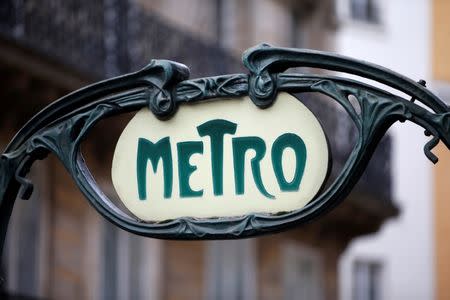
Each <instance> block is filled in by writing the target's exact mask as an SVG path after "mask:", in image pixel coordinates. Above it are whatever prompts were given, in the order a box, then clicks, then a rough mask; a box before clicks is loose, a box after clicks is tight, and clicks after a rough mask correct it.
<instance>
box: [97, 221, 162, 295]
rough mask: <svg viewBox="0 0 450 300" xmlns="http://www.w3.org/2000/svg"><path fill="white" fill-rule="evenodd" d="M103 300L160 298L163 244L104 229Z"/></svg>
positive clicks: (101, 287) (115, 229)
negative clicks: (161, 247)
mask: <svg viewBox="0 0 450 300" xmlns="http://www.w3.org/2000/svg"><path fill="white" fill-rule="evenodd" d="M102 238H103V246H102V247H101V253H102V255H101V256H100V257H101V258H102V262H101V266H102V272H101V273H100V274H101V286H100V289H99V292H100V295H99V296H100V297H99V298H100V299H105V300H106V299H108V300H114V299H136V300H139V299H158V298H159V297H160V283H159V276H160V272H161V270H160V267H161V266H160V262H161V259H160V255H161V249H160V246H161V244H160V243H161V242H160V241H157V240H153V239H146V238H142V237H139V236H136V235H133V234H130V233H128V232H126V231H123V230H121V229H119V228H118V227H116V226H115V225H113V224H110V223H109V222H106V221H105V222H104V226H103V237H102Z"/></svg>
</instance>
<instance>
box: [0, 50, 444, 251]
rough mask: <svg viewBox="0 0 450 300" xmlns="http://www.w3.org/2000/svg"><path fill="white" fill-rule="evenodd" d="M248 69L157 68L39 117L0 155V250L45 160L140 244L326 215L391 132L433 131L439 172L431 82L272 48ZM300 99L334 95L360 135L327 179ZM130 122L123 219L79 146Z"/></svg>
mask: <svg viewBox="0 0 450 300" xmlns="http://www.w3.org/2000/svg"><path fill="white" fill-rule="evenodd" d="M242 60H243V63H244V66H245V67H246V68H247V70H248V72H247V73H246V74H221V75H219V76H212V77H204V78H196V79H189V69H188V68H187V67H186V66H185V65H183V64H180V63H177V62H173V61H169V60H152V61H151V62H150V63H149V64H148V65H147V66H145V67H144V68H143V69H141V70H139V71H137V72H134V73H130V74H125V75H122V76H118V77H115V78H111V79H108V80H105V81H101V82H97V83H95V84H92V85H90V86H87V87H85V88H82V89H80V90H78V91H75V92H73V93H70V94H68V95H67V96H65V97H62V98H61V99H59V100H58V101H55V102H53V103H51V104H50V105H49V106H48V107H46V108H45V109H43V110H42V111H41V112H39V113H38V114H36V115H35V116H34V117H33V118H32V119H31V120H30V121H29V122H28V123H27V124H25V125H24V127H23V128H22V129H21V130H20V131H19V132H18V133H17V135H16V136H15V137H14V138H13V139H12V140H11V142H10V143H9V144H8V146H7V148H6V149H5V152H4V153H3V154H2V155H1V157H0V225H1V226H0V250H1V249H2V247H3V244H4V240H5V235H6V231H7V226H8V221H9V218H10V215H11V211H12V208H13V206H14V202H15V201H16V198H17V197H20V198H22V199H28V198H29V197H30V195H31V193H32V191H33V185H32V183H31V181H30V180H29V179H27V178H26V175H27V173H28V172H29V169H30V167H31V166H32V164H33V163H34V162H35V161H36V160H38V159H44V158H45V157H46V156H47V155H48V154H49V153H53V154H54V155H55V156H56V157H57V158H58V159H59V160H60V161H61V162H62V164H63V165H64V166H65V168H66V169H67V171H68V172H69V173H70V175H71V176H72V179H73V180H74V182H75V183H76V185H77V186H78V187H79V189H80V191H81V192H82V193H83V195H84V196H85V197H86V199H87V201H88V202H89V203H90V204H91V205H92V207H94V208H95V209H96V210H97V212H98V213H99V214H101V215H102V216H103V217H105V218H106V219H107V220H109V221H110V222H112V223H113V224H115V225H117V226H119V227H120V228H123V229H125V230H127V231H129V232H132V233H135V234H139V235H142V236H148V237H153V238H164V239H180V240H191V239H235V238H247V237H252V236H257V235H261V234H267V233H274V232H279V231H281V230H285V229H288V228H292V227H295V226H298V225H300V224H303V223H305V222H308V221H311V220H312V219H314V218H317V217H320V216H321V215H323V214H325V213H326V212H328V211H330V210H331V209H333V208H334V207H336V205H338V204H339V203H340V202H341V201H343V200H344V199H345V198H346V196H347V195H348V194H349V193H350V192H351V191H352V189H353V187H354V186H355V184H356V183H357V182H358V180H359V178H360V177H361V175H362V174H363V172H364V170H365V169H366V167H367V165H368V163H369V160H370V158H371V156H372V154H373V153H374V151H375V148H376V146H377V145H378V143H379V142H380V140H381V138H382V137H383V136H384V135H385V133H386V131H387V130H388V129H389V128H390V126H392V125H393V124H394V123H396V122H405V121H409V122H412V123H415V124H416V125H418V126H420V127H422V128H423V129H424V130H425V133H426V135H428V136H430V140H429V141H428V142H427V143H426V144H425V145H424V148H423V149H424V153H425V155H426V156H427V158H428V159H429V160H430V161H432V162H433V163H437V161H438V158H437V157H436V155H435V154H434V153H433V152H432V150H433V148H434V147H435V146H436V145H437V144H438V143H439V142H440V141H441V142H442V143H444V144H445V145H446V146H447V148H450V109H449V107H448V106H447V105H446V104H445V103H444V102H443V101H442V100H441V99H439V97H437V96H436V95H434V94H433V93H432V92H431V91H430V90H429V89H427V88H426V87H425V86H424V84H423V82H415V81H414V80H411V79H409V78H406V77H405V76H402V75H401V74H398V73H396V72H394V71H391V70H388V69H386V68H383V67H381V66H378V65H375V64H372V63H368V62H364V61H359V60H355V59H352V58H349V57H344V56H340V55H337V54H333V53H326V52H321V51H314V50H306V49H292V48H278V47H271V46H269V45H267V44H261V45H258V46H255V47H253V48H250V49H248V50H247V51H246V52H244V54H243V57H242ZM297 67H310V68H316V69H322V70H332V71H337V72H340V73H339V74H343V73H346V74H350V75H357V76H359V77H363V78H366V79H369V80H372V81H375V82H378V83H380V84H382V85H383V86H387V87H389V88H390V89H393V90H396V91H399V92H401V93H391V92H389V91H387V90H385V89H382V88H379V87H375V86H372V85H369V84H367V83H364V82H359V81H357V80H355V79H349V78H345V77H342V76H334V75H331V74H328V73H326V72H322V73H318V74H301V73H298V72H296V73H288V72H286V71H287V70H288V69H289V68H297ZM290 93H293V94H296V95H297V94H298V95H299V99H297V98H295V97H293V96H291V94H290ZM303 93H315V94H320V95H324V96H326V97H325V98H327V99H328V100H329V101H331V102H333V105H336V106H338V107H340V108H341V110H342V111H343V112H345V113H346V114H347V115H348V117H349V120H350V121H351V122H352V124H353V125H354V127H355V128H356V133H357V137H356V141H355V143H354V145H353V149H352V150H351V152H350V153H349V155H348V158H347V160H346V162H345V163H344V164H343V165H342V168H336V169H335V176H334V177H333V178H332V179H331V180H327V175H328V173H329V170H330V169H331V166H330V164H331V159H330V157H331V155H330V151H329V149H328V144H327V138H326V136H325V133H324V131H323V130H322V127H321V126H320V123H319V121H318V120H317V119H316V118H315V116H314V115H313V114H312V113H311V111H309V110H308V109H307V108H306V107H305V106H304V105H303V104H302V102H301V99H302V96H303ZM399 95H403V96H399ZM405 95H406V97H405ZM352 99H353V100H354V101H351V100H352ZM411 100H414V101H411ZM419 103H420V104H419ZM129 112H136V115H135V116H134V118H133V119H132V120H131V121H130V122H129V124H128V125H127V126H126V127H125V129H124V130H123V132H122V134H121V136H120V138H119V140H118V141H117V145H116V148H115V152H114V157H113V161H112V167H111V172H112V173H111V177H112V184H113V185H114V188H115V190H116V191H117V194H118V196H119V198H120V200H121V201H122V202H123V204H124V206H125V207H126V208H128V209H127V210H124V209H123V207H122V206H121V205H117V202H116V201H114V200H112V199H110V198H109V197H108V195H107V194H106V193H105V192H103V191H102V189H101V187H100V186H99V185H98V184H97V181H96V179H95V178H94V176H93V175H92V174H91V172H90V169H89V167H88V166H87V164H86V161H85V160H84V158H83V155H82V153H81V152H82V151H81V143H82V141H84V140H85V139H86V138H87V137H88V133H89V132H90V130H91V129H92V128H93V127H95V126H96V124H98V122H99V121H101V120H102V119H105V118H114V117H115V116H117V115H120V114H125V113H129ZM108 194H109V193H108Z"/></svg>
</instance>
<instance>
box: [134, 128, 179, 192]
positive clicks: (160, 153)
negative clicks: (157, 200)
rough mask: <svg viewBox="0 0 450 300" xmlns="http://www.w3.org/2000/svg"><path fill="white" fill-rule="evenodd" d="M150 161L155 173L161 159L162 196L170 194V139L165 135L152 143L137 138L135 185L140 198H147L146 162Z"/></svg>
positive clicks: (171, 176)
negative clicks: (162, 176)
mask: <svg viewBox="0 0 450 300" xmlns="http://www.w3.org/2000/svg"><path fill="white" fill-rule="evenodd" d="M149 160H150V161H151V163H152V167H153V172H154V173H156V169H157V167H158V163H159V161H160V160H162V164H163V170H164V198H170V197H171V196H172V185H173V170H172V152H171V150H170V139H169V137H165V138H162V139H160V140H159V141H158V142H157V143H156V144H153V143H152V142H150V141H149V140H147V139H144V138H139V140H138V148H137V162H136V172H137V185H138V194H139V199H140V200H146V199H147V185H146V183H147V162H148V161H149Z"/></svg>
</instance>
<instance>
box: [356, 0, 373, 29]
mask: <svg viewBox="0 0 450 300" xmlns="http://www.w3.org/2000/svg"><path fill="white" fill-rule="evenodd" d="M378 4H379V3H378V1H377V0H350V14H351V17H352V18H353V19H355V20H358V21H363V22H367V23H373V24H378V23H379V22H380V15H379V6H378Z"/></svg>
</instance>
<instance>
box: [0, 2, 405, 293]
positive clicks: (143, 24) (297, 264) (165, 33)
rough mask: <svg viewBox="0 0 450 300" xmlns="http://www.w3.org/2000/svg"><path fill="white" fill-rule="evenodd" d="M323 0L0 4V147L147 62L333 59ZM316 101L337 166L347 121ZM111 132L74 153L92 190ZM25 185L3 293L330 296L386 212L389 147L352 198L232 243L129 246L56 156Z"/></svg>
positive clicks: (219, 69)
mask: <svg viewBox="0 0 450 300" xmlns="http://www.w3.org/2000/svg"><path fill="white" fill-rule="evenodd" d="M334 4H335V3H334V2H333V1H331V0H323V1H309V0H304V1H289V0H252V1H238V0H231V1H225V0H222V1H221V0H215V1H208V0H193V1H175V0H165V1H162V0H161V1H149V0H148V1H145V0H135V1H133V0H104V1H99V2H96V1H75V0H70V1H55V0H44V1H14V0H10V1H9V0H7V1H2V2H1V3H0V68H1V70H2V72H1V76H2V81H1V82H0V85H1V89H0V90H1V91H0V93H1V96H2V99H4V100H3V101H5V103H7V104H6V105H5V109H4V110H2V118H1V123H0V124H1V127H0V144H2V145H5V144H6V143H7V142H8V140H10V139H11V137H12V135H13V133H14V132H16V131H17V130H18V129H19V128H20V126H22V125H23V124H24V123H25V122H26V120H27V119H29V117H31V116H32V115H33V114H35V113H36V112H37V111H38V109H40V108H42V107H43V106H44V105H45V104H48V103H49V102H50V101H53V100H55V99H57V98H58V97H60V96H62V95H64V94H66V93H68V92H69V91H72V90H74V89H76V88H79V87H81V86H83V85H85V84H87V83H89V82H93V81H96V80H99V79H102V78H105V77H110V76H115V75H118V74H121V73H125V72H130V71H134V70H137V69H139V68H141V67H143V66H144V65H145V64H146V63H147V62H148V61H149V59H150V58H165V59H171V60H175V61H179V62H182V63H184V64H186V65H188V66H189V67H190V68H191V77H198V76H211V75H218V74H223V73H234V72H242V71H243V68H242V66H241V63H240V61H239V56H240V55H241V53H242V51H243V50H245V49H246V48H248V47H251V46H253V45H255V44H258V43H261V42H269V43H271V44H273V45H277V46H294V47H305V48H316V49H322V50H333V48H334V42H335V41H334V35H335V33H336V19H335V10H334ZM309 100H311V99H309ZM313 100H315V99H313ZM317 101H319V104H317V103H316V104H315V106H316V107H315V109H316V111H315V112H317V113H318V115H320V116H322V117H324V118H325V119H326V120H327V123H328V125H327V124H325V125H324V126H325V129H326V131H327V134H328V135H329V137H330V142H331V144H332V147H334V148H335V149H336V150H335V153H333V154H334V160H335V163H337V164H338V165H339V164H340V165H342V164H344V163H345V154H346V153H348V150H349V149H348V148H349V147H350V145H348V141H349V140H351V134H352V132H351V126H350V125H349V123H348V121H346V120H345V119H344V118H343V117H342V115H341V114H340V112H339V110H337V109H336V108H335V107H334V106H333V105H327V104H326V103H324V102H323V99H317ZM317 101H309V102H312V103H313V104H312V106H314V102H317ZM320 101H322V102H320ZM119 125H120V124H119ZM119 125H118V124H115V125H111V127H109V128H108V131H106V132H108V134H105V131H103V132H97V133H95V132H94V134H93V136H91V138H90V140H88V141H86V144H85V145H84V146H83V151H84V153H85V155H86V156H90V157H92V159H91V160H90V163H91V164H90V165H89V167H90V168H91V169H92V170H93V172H94V174H95V175H96V179H97V181H98V182H99V184H100V186H102V188H103V189H104V191H105V192H106V193H111V194H114V191H113V189H112V186H111V184H110V179H109V178H110V161H108V160H107V159H105V157H111V156H112V153H111V152H112V150H113V149H112V148H105V145H109V144H111V143H114V136H117V134H118V133H120V128H121V127H120V126H119ZM342 141H344V142H342ZM333 172H334V174H333V176H336V172H337V171H336V170H333ZM30 176H31V178H32V179H33V180H34V181H35V182H36V189H37V190H36V191H35V194H34V196H33V198H32V199H31V200H30V201H21V200H18V201H17V202H16V206H15V209H14V212H13V216H12V219H11V222H10V227H9V233H8V238H7V245H6V247H5V253H4V257H3V262H2V273H3V276H4V277H5V279H6V281H5V283H4V284H3V289H4V290H5V291H6V293H7V294H9V295H26V296H31V297H33V298H51V299H336V298H337V297H338V272H337V267H338V261H339V257H340V256H341V254H342V253H343V251H344V250H345V249H346V247H347V245H348V243H349V242H350V241H351V240H352V239H353V238H355V237H357V236H360V235H364V234H369V233H373V232H376V231H377V230H378V228H379V227H380V226H381V224H383V223H384V222H385V221H386V220H387V219H388V218H390V217H392V216H394V215H396V214H397V208H396V207H395V205H394V203H393V202H392V197H391V196H392V195H391V179H390V142H389V140H388V139H386V140H385V141H384V142H383V144H382V145H380V149H379V150H377V153H376V154H375V157H374V158H373V161H372V162H371V164H370V166H369V170H368V171H367V172H366V174H365V175H364V177H363V178H362V180H361V183H360V184H359V185H358V186H357V187H356V188H355V192H354V193H352V195H351V196H350V197H349V198H348V199H347V200H346V201H345V202H344V203H343V204H342V205H340V206H339V207H338V208H336V209H335V210H334V211H333V212H331V213H330V214H328V215H326V216H325V217H323V218H321V219H320V220H317V221H315V222H312V223H310V224H307V225H304V226H302V227H300V228H298V229H295V230H291V231H288V232H285V233H281V234H277V235H271V236H267V237H262V238H256V239H249V240H242V241H213V242H176V241H159V240H154V239H145V238H140V237H136V236H133V235H131V234H128V233H127V232H124V231H122V230H120V229H118V228H115V227H113V226H112V225H111V224H109V223H108V222H107V221H105V220H103V219H101V217H100V216H99V215H97V213H96V212H95V210H94V209H93V208H91V207H89V205H88V204H87V201H85V200H84V199H83V197H82V195H81V193H80V192H79V191H78V189H77V188H76V186H75V185H74V184H73V183H72V181H71V179H70V177H69V175H68V174H67V172H66V171H65V170H64V169H63V167H62V166H61V164H60V163H59V162H58V161H57V160H56V159H54V158H49V159H47V160H45V161H43V162H39V164H38V166H37V167H36V168H34V169H33V170H32V172H31V174H30ZM369 182H370V183H371V184H369Z"/></svg>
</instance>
